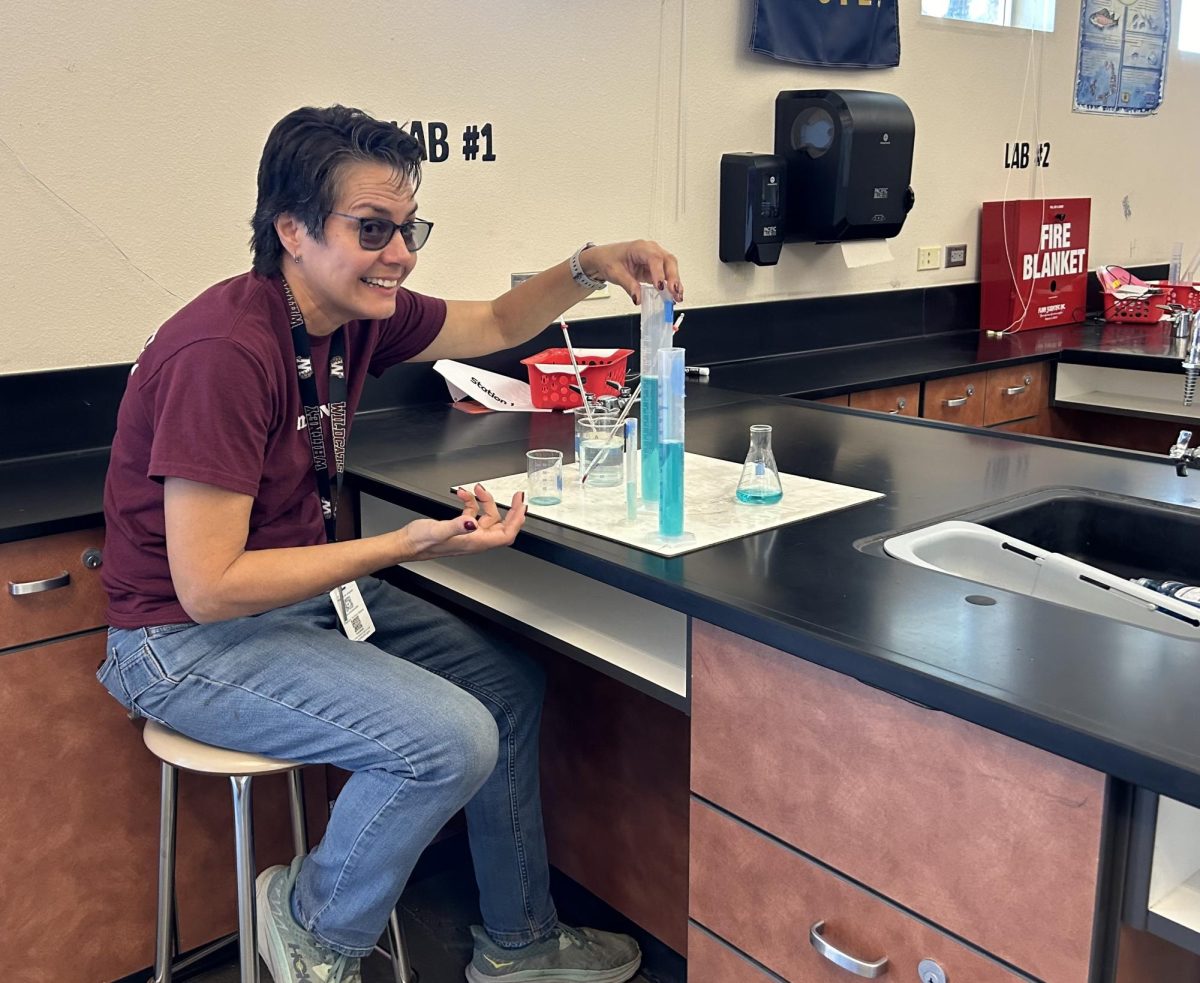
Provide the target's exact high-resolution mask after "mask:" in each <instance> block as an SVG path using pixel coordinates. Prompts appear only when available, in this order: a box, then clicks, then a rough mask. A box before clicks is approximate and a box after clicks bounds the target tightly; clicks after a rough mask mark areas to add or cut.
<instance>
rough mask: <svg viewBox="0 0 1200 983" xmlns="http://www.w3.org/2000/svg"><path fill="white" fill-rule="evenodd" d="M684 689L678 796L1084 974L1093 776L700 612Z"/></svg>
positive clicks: (1050, 975) (1013, 951) (1036, 969)
mask: <svg viewBox="0 0 1200 983" xmlns="http://www.w3.org/2000/svg"><path fill="white" fill-rule="evenodd" d="M692 685H693V691H692V790H693V791H694V792H695V793H697V794H699V795H702V796H704V797H705V798H707V799H709V800H711V801H713V802H716V803H717V804H719V805H721V806H722V807H724V808H726V809H728V810H729V811H730V812H732V813H735V814H737V815H740V816H743V817H744V818H745V819H746V820H747V821H748V822H750V823H753V824H754V825H755V826H758V827H760V828H761V829H764V830H766V831H768V832H769V833H771V834H773V835H774V836H778V837H779V838H780V839H782V840H784V841H786V842H788V843H790V844H792V845H793V846H795V847H797V848H798V849H800V850H803V851H804V852H805V853H808V854H810V855H812V856H814V857H816V858H817V859H818V860H820V861H822V862H824V863H827V864H829V865H830V866H832V867H835V868H837V869H838V870H839V871H841V872H842V873H844V874H846V875H847V876H849V877H851V878H854V879H855V880H857V881H859V882H861V883H863V884H866V885H868V886H869V887H871V888H873V889H875V890H877V891H879V892H880V893H881V894H884V895H886V896H888V897H890V898H893V899H894V900H896V901H897V902H899V903H900V904H902V905H904V906H905V907H907V908H909V909H911V910H912V911H916V912H919V913H920V914H922V915H924V916H925V917H927V918H929V919H930V920H931V921H934V922H936V923H937V924H939V925H941V926H943V927H944V928H945V929H947V930H948V931H950V932H953V933H955V934H956V935H959V936H961V937H963V938H965V939H968V940H969V941H971V942H974V943H976V944H978V945H980V946H981V947H983V948H984V949H986V950H988V951H989V952H993V953H995V954H996V955H998V956H999V957H1001V958H1002V959H1005V960H1006V961H1008V962H1010V963H1012V964H1013V965H1016V966H1019V967H1021V968H1022V969H1024V970H1026V971H1028V972H1030V973H1033V974H1035V975H1037V976H1039V977H1042V978H1044V979H1048V980H1054V981H1055V983H1072V981H1080V983H1082V981H1084V980H1086V979H1087V974H1088V962H1089V950H1090V946H1091V937H1092V927H1093V915H1094V908H1095V899H1096V885H1097V877H1098V864H1099V856H1100V833H1101V824H1102V816H1103V811H1104V792H1105V779H1104V776H1103V775H1102V774H1100V773H1098V772H1094V771H1091V770H1090V769H1087V768H1084V767H1082V766H1080V765H1077V764H1075V763H1073V762H1069V761H1066V760H1065V759H1062V758H1059V757H1056V756H1055V755H1052V754H1048V753H1046V752H1044V751H1040V750H1038V749H1036V748H1033V747H1030V746H1029V745H1026V744H1022V743H1020V742H1019V741H1015V740H1012V739H1010V738H1007V737H1004V736H1002V735H999V734H995V733H993V732H991V731H988V730H985V729H984V728H981V727H978V726H976V725H973V724H969V723H967V722H965V721H962V720H958V719H957V718H954V717H951V716H949V715H947V714H943V713H938V712H936V711H932V710H928V709H925V708H922V707H919V706H917V705H915V704H912V703H908V702H906V701H904V700H901V699H898V698H896V697H894V696H891V695H889V694H886V693H883V692H882V691H880V690H876V689H872V688H871V687H868V686H865V685H863V684H862V683H859V682H857V681H856V680H854V679H851V678H849V677H847V676H843V675H840V674H839V673H835V672H831V671H829V670H827V669H823V668H821V667H819V666H816V665H813V664H812V663H809V662H805V661H804V660H803V659H799V658H796V657H794V656H791V655H788V654H786V653H783V652H780V651H778V650H776V649H772V648H769V647H768V646H765V645H761V644H758V643H756V642H751V641H748V640H747V639H744V638H740V637H739V636H737V635H734V634H731V633H729V632H726V631H723V630H721V629H718V628H714V627H712V626H710V625H706V624H703V623H702V622H699V621H694V622H693V629H692ZM721 934H724V933H721ZM731 941H733V940H731ZM968 978H969V977H968Z"/></svg>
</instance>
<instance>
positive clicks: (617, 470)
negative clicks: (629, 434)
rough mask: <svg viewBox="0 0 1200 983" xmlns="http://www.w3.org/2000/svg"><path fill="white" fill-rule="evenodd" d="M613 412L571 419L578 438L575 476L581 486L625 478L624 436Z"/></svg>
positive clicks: (610, 483)
mask: <svg viewBox="0 0 1200 983" xmlns="http://www.w3.org/2000/svg"><path fill="white" fill-rule="evenodd" d="M618 419H619V418H618V417H616V416H611V415H607V414H602V413H594V414H593V415H592V416H591V417H590V418H588V417H586V416H582V415H581V416H580V417H577V418H576V421H575V434H576V438H577V439H578V441H579V477H580V479H581V480H582V479H583V476H584V475H585V474H586V475H587V483H586V484H585V485H584V487H585V488H612V487H614V486H616V485H620V484H622V483H624V481H625V436H624V431H623V430H622V428H621V427H619V426H618V425H617V420H618Z"/></svg>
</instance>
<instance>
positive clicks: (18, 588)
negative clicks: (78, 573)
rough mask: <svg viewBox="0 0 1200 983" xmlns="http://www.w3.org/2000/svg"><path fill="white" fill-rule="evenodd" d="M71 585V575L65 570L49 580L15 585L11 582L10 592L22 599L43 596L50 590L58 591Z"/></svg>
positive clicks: (9, 583)
mask: <svg viewBox="0 0 1200 983" xmlns="http://www.w3.org/2000/svg"><path fill="white" fill-rule="evenodd" d="M70 583H71V575H70V574H69V573H67V571H66V570H64V571H63V572H62V573H60V574H59V575H58V576H57V577H51V578H49V579H48V580H30V581H28V582H26V583H24V584H14V583H13V582H12V581H11V580H10V581H9V582H8V592H9V593H10V594H11V595H12V596H13V597H20V596H22V595H23V594H42V593H44V592H45V591H48V590H58V589H59V588H60V587H67V586H69V585H70Z"/></svg>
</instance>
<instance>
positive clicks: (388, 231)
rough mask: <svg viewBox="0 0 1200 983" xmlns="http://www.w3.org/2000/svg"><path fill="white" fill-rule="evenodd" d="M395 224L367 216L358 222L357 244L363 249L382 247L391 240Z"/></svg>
mask: <svg viewBox="0 0 1200 983" xmlns="http://www.w3.org/2000/svg"><path fill="white" fill-rule="evenodd" d="M395 230H396V226H394V225H393V224H392V223H391V222H387V221H384V220H383V219H376V218H369V219H366V220H364V221H361V222H359V224H358V244H359V245H360V246H362V247H363V249H382V248H383V247H384V246H386V245H387V244H388V243H389V242H391V241H392V235H393V234H394V233H395Z"/></svg>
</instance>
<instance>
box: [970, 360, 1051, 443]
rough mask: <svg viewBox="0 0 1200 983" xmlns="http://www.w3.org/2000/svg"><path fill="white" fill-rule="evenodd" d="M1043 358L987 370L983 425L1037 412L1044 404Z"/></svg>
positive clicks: (1044, 367) (1044, 375)
mask: <svg viewBox="0 0 1200 983" xmlns="http://www.w3.org/2000/svg"><path fill="white" fill-rule="evenodd" d="M1047 378H1048V375H1047V367H1046V363H1045V362H1036V363H1033V364H1030V365H1010V366H1008V367H1006V368H1003V369H990V370H989V371H988V374H987V384H986V390H987V392H986V398H985V402H984V414H983V425H984V426H985V427H990V426H993V425H995V424H997V423H1008V422H1010V421H1012V420H1022V419H1025V418H1026V417H1031V416H1037V415H1038V414H1039V413H1041V412H1042V410H1044V409H1045V408H1046V406H1047V405H1048V396H1047V388H1046V380H1047Z"/></svg>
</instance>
